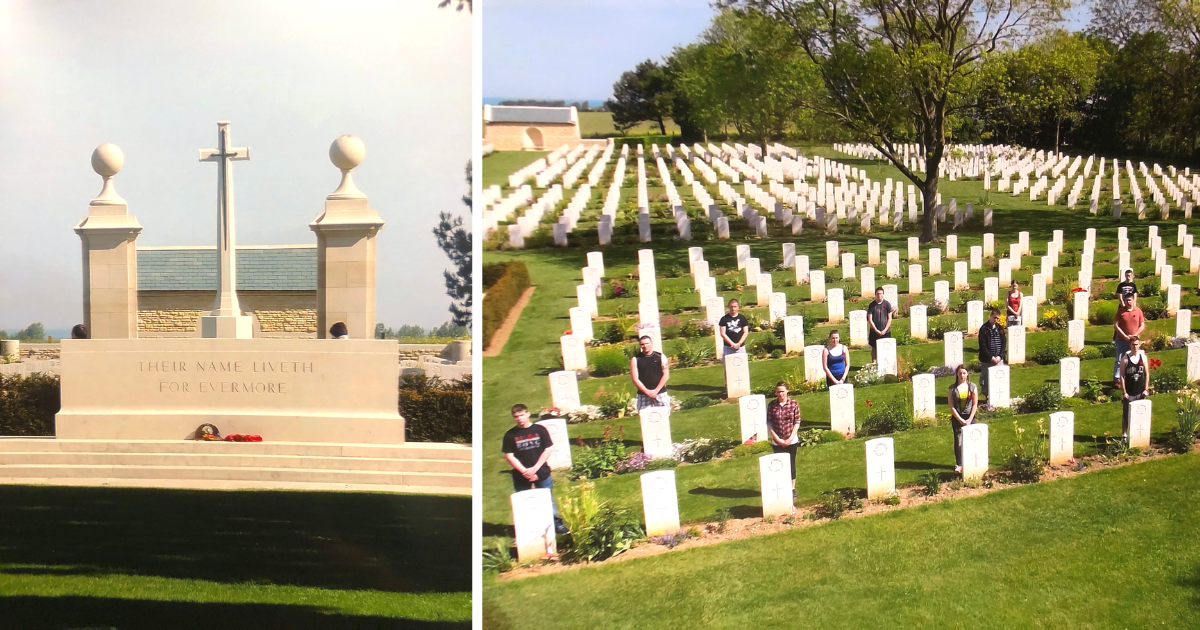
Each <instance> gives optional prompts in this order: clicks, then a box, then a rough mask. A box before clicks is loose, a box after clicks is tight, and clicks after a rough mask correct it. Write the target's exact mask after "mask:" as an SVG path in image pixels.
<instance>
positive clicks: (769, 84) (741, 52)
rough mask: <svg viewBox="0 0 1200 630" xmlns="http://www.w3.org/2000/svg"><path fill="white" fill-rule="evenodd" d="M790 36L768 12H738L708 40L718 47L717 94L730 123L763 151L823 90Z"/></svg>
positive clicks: (720, 21)
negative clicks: (811, 95) (809, 98)
mask: <svg viewBox="0 0 1200 630" xmlns="http://www.w3.org/2000/svg"><path fill="white" fill-rule="evenodd" d="M789 35H790V32H789V30H788V28H787V26H786V25H784V24H783V23H781V22H779V21H777V20H774V19H772V18H770V17H769V16H767V15H765V14H763V13H759V12H757V11H738V10H727V11H722V12H721V13H719V14H718V15H717V16H716V18H714V19H713V24H712V26H711V27H710V28H709V29H708V30H707V31H706V32H705V34H704V35H703V40H704V41H706V42H707V43H710V44H712V45H713V46H715V55H716V59H715V64H714V65H715V69H716V79H717V81H718V91H719V92H720V93H721V94H722V95H723V100H724V102H725V109H726V111H727V113H728V115H729V117H730V119H731V121H732V122H733V123H734V125H735V126H736V127H737V129H738V132H739V133H741V134H742V135H743V136H749V137H750V138H753V139H754V140H756V141H757V142H759V143H761V144H762V146H763V148H764V149H765V148H766V147H767V145H768V144H769V143H770V141H771V140H776V139H780V138H782V137H783V135H784V133H785V132H786V131H787V129H788V127H789V125H790V124H791V123H792V122H793V119H794V118H795V116H796V114H797V112H798V111H799V110H800V108H801V107H802V106H803V104H804V103H805V100H806V98H807V95H808V94H809V93H811V92H812V91H813V90H814V89H816V90H819V89H820V85H819V83H818V79H817V75H816V68H815V67H814V65H813V63H812V62H811V61H810V60H809V59H808V58H807V57H806V56H805V55H804V54H803V52H802V51H801V50H800V48H799V46H797V45H796V42H795V40H794V39H792V38H791V37H789Z"/></svg>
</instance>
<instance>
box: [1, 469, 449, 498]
mask: <svg viewBox="0 0 1200 630" xmlns="http://www.w3.org/2000/svg"><path fill="white" fill-rule="evenodd" d="M0 478H10V479H57V480H69V479H90V480H96V479H142V480H153V481H156V482H157V481H167V480H193V481H200V480H205V481H247V482H281V483H319V484H360V485H373V486H407V487H425V488H442V489H452V488H461V489H464V490H465V491H466V492H470V490H471V475H470V474H469V473H467V474H464V473H444V472H393V471H375V470H332V469H308V468H263V467H228V466H136V465H117V466H106V465H84V464H77V465H56V464H0Z"/></svg>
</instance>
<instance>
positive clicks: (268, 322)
mask: <svg viewBox="0 0 1200 630" xmlns="http://www.w3.org/2000/svg"><path fill="white" fill-rule="evenodd" d="M254 315H255V317H257V318H258V327H259V330H261V331H262V332H265V333H267V332H289V333H290V332H305V333H315V332H317V309H315V308H288V309H282V310H257V311H254Z"/></svg>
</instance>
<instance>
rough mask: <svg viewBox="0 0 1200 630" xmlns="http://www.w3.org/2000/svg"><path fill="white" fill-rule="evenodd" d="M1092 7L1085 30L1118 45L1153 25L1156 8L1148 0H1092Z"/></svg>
mask: <svg viewBox="0 0 1200 630" xmlns="http://www.w3.org/2000/svg"><path fill="white" fill-rule="evenodd" d="M1090 9H1091V13H1092V19H1091V20H1090V21H1089V22H1088V25H1087V28H1086V29H1085V32H1087V33H1088V34H1089V35H1093V36H1095V37H1099V38H1101V39H1106V40H1108V41H1110V42H1113V43H1115V44H1118V45H1124V44H1125V42H1127V41H1129V38H1130V37H1133V36H1134V35H1138V34H1141V33H1145V32H1146V31H1148V30H1150V28H1152V26H1153V21H1154V9H1153V8H1152V7H1151V6H1150V4H1149V3H1148V2H1147V1H1146V0H1092V3H1091V7H1090Z"/></svg>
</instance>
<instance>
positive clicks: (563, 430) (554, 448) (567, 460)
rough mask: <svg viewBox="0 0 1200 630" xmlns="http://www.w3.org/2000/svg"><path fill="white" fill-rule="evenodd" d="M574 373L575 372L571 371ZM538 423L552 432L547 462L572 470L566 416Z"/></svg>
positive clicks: (551, 465)
mask: <svg viewBox="0 0 1200 630" xmlns="http://www.w3.org/2000/svg"><path fill="white" fill-rule="evenodd" d="M570 374H572V375H574V374H575V373H574V372H570ZM538 424H540V425H542V426H544V427H546V431H547V432H548V433H549V434H550V459H548V460H546V463H547V464H549V465H550V468H551V469H553V470H570V469H571V439H570V437H568V434H567V421H566V419H565V418H546V419H545V420H539V421H538Z"/></svg>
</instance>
